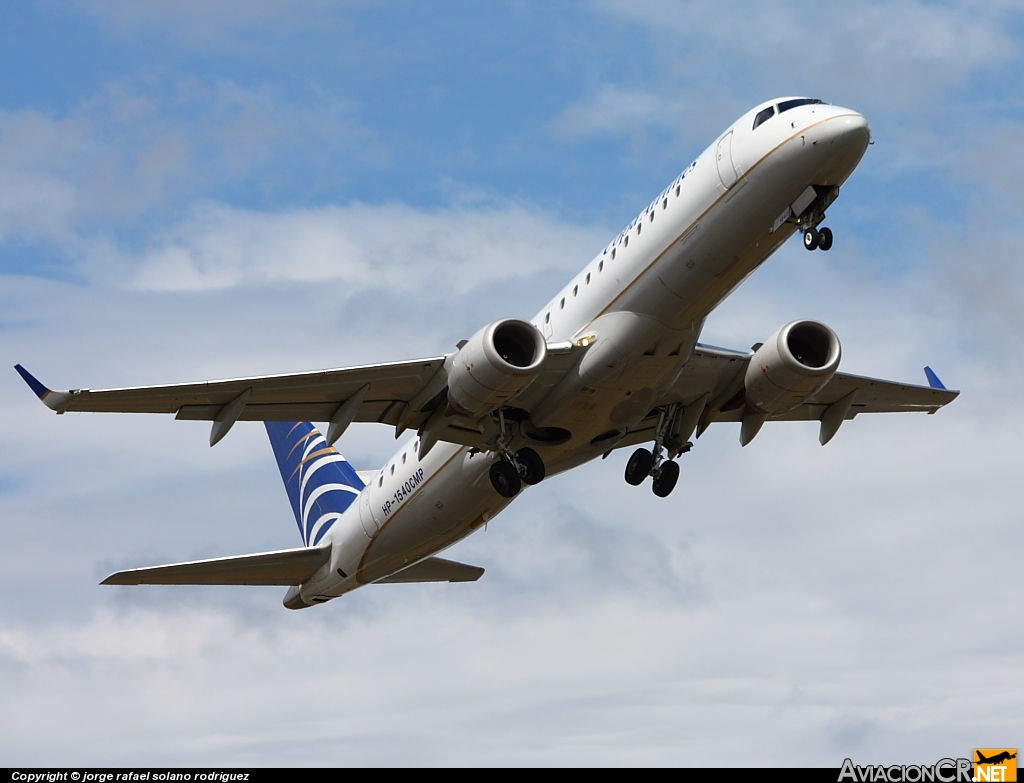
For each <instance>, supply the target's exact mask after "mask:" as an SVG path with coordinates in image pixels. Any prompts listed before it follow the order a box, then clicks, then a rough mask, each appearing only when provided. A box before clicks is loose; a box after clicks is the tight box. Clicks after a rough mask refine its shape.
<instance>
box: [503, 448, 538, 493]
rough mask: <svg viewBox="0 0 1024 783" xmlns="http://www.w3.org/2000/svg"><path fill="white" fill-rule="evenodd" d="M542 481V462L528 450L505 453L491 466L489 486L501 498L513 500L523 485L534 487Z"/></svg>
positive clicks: (536, 454) (533, 452) (534, 453)
mask: <svg viewBox="0 0 1024 783" xmlns="http://www.w3.org/2000/svg"><path fill="white" fill-rule="evenodd" d="M543 480H544V460H542V459H541V458H540V454H538V453H537V452H536V451H534V450H533V449H530V448H526V449H519V451H517V452H515V453H514V454H513V453H512V452H505V453H504V454H503V455H502V456H501V458H500V459H499V460H498V461H497V462H495V463H494V464H493V465H491V486H492V487H494V490H495V492H497V493H498V494H499V495H501V496H502V497H503V498H514V497H515V496H516V495H518V494H519V492H520V490H522V488H523V484H527V485H530V486H532V485H534V484H539V483H540V482H541V481H543Z"/></svg>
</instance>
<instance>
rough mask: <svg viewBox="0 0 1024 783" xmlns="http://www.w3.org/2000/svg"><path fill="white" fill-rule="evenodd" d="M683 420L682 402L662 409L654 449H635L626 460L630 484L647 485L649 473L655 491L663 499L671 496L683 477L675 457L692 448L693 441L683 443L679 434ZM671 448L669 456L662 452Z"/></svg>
mask: <svg viewBox="0 0 1024 783" xmlns="http://www.w3.org/2000/svg"><path fill="white" fill-rule="evenodd" d="M681 420H682V409H681V407H680V406H679V405H670V406H668V407H667V408H665V409H662V411H661V416H660V418H659V419H658V427H657V429H656V430H655V437H654V450H653V451H648V450H647V449H644V448H640V449H637V450H636V451H634V452H633V454H632V455H631V456H630V458H629V462H627V463H626V483H627V484H632V485H633V486H634V487H636V486H639V485H640V484H643V482H644V479H646V478H647V477H648V476H651V477H653V478H654V482H653V487H652V489H653V490H654V494H655V495H657V496H658V497H659V498H665V497H668V496H669V494H671V492H672V490H673V489H675V486H676V482H677V481H678V480H679V463H677V462H675V458H676V457H678V456H679V455H680V454H684V453H685V452H687V451H689V450H690V447H691V445H692V444H690V443H682V439H681V438H680V437H679V426H680V424H681ZM666 450H667V451H668V458H667V459H666V458H665V456H664V455H663V453H662V452H664V451H666Z"/></svg>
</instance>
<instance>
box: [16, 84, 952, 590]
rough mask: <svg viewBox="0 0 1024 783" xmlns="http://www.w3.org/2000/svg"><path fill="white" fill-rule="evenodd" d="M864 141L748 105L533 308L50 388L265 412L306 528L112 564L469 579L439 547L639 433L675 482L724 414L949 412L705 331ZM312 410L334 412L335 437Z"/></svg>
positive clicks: (59, 394) (807, 325)
mask: <svg viewBox="0 0 1024 783" xmlns="http://www.w3.org/2000/svg"><path fill="white" fill-rule="evenodd" d="M870 141H871V130H870V127H869V125H868V122H867V120H866V119H865V118H864V116H863V115H861V114H859V113H858V112H856V111H853V110H851V109H846V108H842V107H840V106H835V105H831V104H828V103H825V102H822V101H821V100H818V99H811V98H805V97H784V98H779V99H776V100H772V101H769V102H766V103H763V104H761V105H759V106H756V107H755V108H753V109H751V110H750V111H748V112H747V113H746V114H744V115H743V116H742V117H740V118H739V119H738V120H737V121H736V122H735V123H733V124H732V125H731V126H730V127H728V128H727V129H726V130H725V131H724V132H723V133H722V134H721V135H720V136H719V137H718V138H717V139H716V140H715V141H714V142H713V143H712V144H711V145H710V146H709V147H708V148H707V149H706V150H704V151H703V152H702V153H701V154H700V155H699V156H698V157H697V159H696V160H694V161H693V162H692V163H690V165H689V166H687V167H686V169H685V170H684V171H683V172H682V173H681V174H679V175H678V176H677V177H676V178H675V179H674V180H673V181H672V183H671V184H670V185H669V186H668V187H667V188H665V189H664V190H663V191H662V192H661V193H659V194H658V196H657V198H655V199H654V200H653V201H651V203H650V204H649V205H648V206H647V207H646V208H645V209H644V210H643V211H642V212H640V214H638V215H637V216H636V218H634V219H633V220H632V221H631V222H630V223H629V225H627V226H626V227H625V228H624V229H623V230H622V231H620V232H619V234H618V235H617V236H616V237H615V238H614V239H613V240H612V241H611V242H610V243H609V244H608V245H607V246H606V247H604V248H602V249H601V251H600V252H599V253H598V254H597V255H596V256H595V257H594V258H593V259H592V260H591V261H590V263H588V264H587V265H586V266H585V267H584V268H583V269H582V270H580V272H579V273H578V274H577V275H576V276H575V277H573V279H572V280H570V281H569V282H568V283H567V284H566V285H565V287H564V288H562V290H561V291H559V292H558V293H557V294H556V295H555V296H554V297H553V298H552V299H551V300H550V301H549V302H548V303H547V304H546V305H545V306H544V307H543V308H541V310H540V312H539V313H537V315H535V316H534V317H533V319H532V320H530V321H526V320H522V319H519V318H513V317H508V318H503V319H500V320H497V321H494V322H493V323H491V324H488V325H486V326H484V327H483V328H481V329H480V330H479V331H478V332H476V334H474V335H473V336H472V337H470V338H469V339H468V340H463V341H461V342H459V343H458V345H457V350H455V351H454V352H451V353H447V354H444V355H441V356H435V357H430V358H425V359H418V360H414V361H403V362H392V363H387V364H374V365H367V366H359V367H346V368H342V369H330V370H321V371H316V372H304V373H298V374H289V375H268V376H260V377H252V378H237V379H234V380H222V381H209V382H201V383H185V384H177V385H169V386H144V387H136V388H121V389H108V390H102V391H90V390H88V389H75V390H70V391H53V390H51V389H49V388H48V387H46V386H45V385H43V384H42V383H40V382H39V381H38V380H36V379H35V378H34V377H33V376H32V375H31V374H30V373H29V372H28V371H27V370H25V369H24V368H23V367H22V366H21V365H18V366H17V367H16V369H17V370H18V372H19V373H20V374H21V376H22V377H23V379H24V380H25V381H26V382H27V383H28V385H29V386H30V387H31V388H32V390H33V391H34V392H35V393H36V395H37V396H38V397H39V398H40V399H41V400H42V401H43V403H45V404H46V406H47V407H49V408H50V409H52V410H54V411H56V412H57V413H58V414H63V413H67V412H72V411H99V412H125V413H173V414H175V417H176V418H178V419H183V420H205V421H211V422H212V429H211V432H210V445H211V446H213V445H214V444H216V443H217V442H218V441H219V440H220V439H221V438H223V437H224V436H225V435H226V434H227V433H228V431H229V430H230V429H231V428H232V426H233V425H234V424H235V423H236V422H238V421H262V422H264V423H265V426H266V430H267V434H268V436H269V438H270V442H271V445H272V447H273V450H274V453H275V456H276V458H277V462H278V466H279V468H280V472H281V477H282V479H283V481H284V484H285V487H286V490H287V493H288V497H289V500H290V502H291V505H292V510H293V512H294V515H295V520H296V523H297V525H298V528H299V533H300V535H301V538H302V544H303V546H302V547H299V548H295V549H287V550H281V551H275V552H264V553H259V554H252V555H242V556H237V557H224V558H216V559H212V560H201V561H195V562H189V563H177V564H171V565H159V566H152V567H145V568H137V569H132V570H127V571H119V572H117V573H115V574H112V575H111V576H109V577H108V578H107V579H105V580H104V581H103V584H119V585H129V584H130V585H137V584H204V585H228V584H243V585H280V586H287V588H288V590H287V592H286V595H285V597H284V605H285V606H286V607H288V608H289V609H301V608H305V607H309V606H314V605H316V604H320V603H325V602H327V601H329V600H331V599H333V598H336V597H338V596H341V595H344V594H345V593H348V592H350V591H352V590H355V589H357V588H359V587H361V586H363V585H367V584H381V583H402V582H460V581H475V580H477V579H479V578H480V576H481V575H482V574H483V569H482V568H478V567H474V566H470V565H466V564H462V563H456V562H454V561H451V560H446V559H443V558H440V557H438V556H437V555H438V553H439V552H441V551H442V550H444V549H446V548H448V547H450V546H452V545H453V544H455V543H456V542H458V541H459V540H461V539H463V538H465V537H466V536H468V535H469V534H470V533H472V532H473V531H475V530H478V529H480V528H481V527H483V526H484V525H486V524H487V523H488V521H489V520H491V519H494V517H495V516H497V515H498V514H499V513H500V512H501V511H502V510H503V509H504V508H505V507H506V506H507V505H508V504H509V503H511V502H512V500H514V499H515V498H516V497H517V496H518V495H519V494H520V492H521V491H522V490H523V489H524V487H525V486H530V485H535V484H537V483H539V482H540V481H542V480H543V479H544V478H545V476H550V475H553V474H557V473H561V472H563V471H567V470H570V469H572V468H575V467H578V466H580V465H582V464H584V463H586V462H589V461H590V460H593V459H596V458H597V457H602V456H605V457H606V456H608V454H610V453H611V452H612V451H613V450H615V449H622V448H627V447H638V448H636V450H635V451H634V452H633V454H632V455H631V456H630V458H629V460H628V462H627V465H626V470H625V480H626V482H627V483H628V484H631V485H634V486H636V485H640V484H642V483H644V482H645V481H646V480H647V479H648V478H649V479H651V486H652V488H653V491H654V494H655V495H657V496H659V497H667V496H668V495H669V494H670V493H671V492H672V490H673V488H674V487H675V485H676V482H677V480H678V478H679V471H680V468H679V462H678V461H677V460H678V458H679V457H680V456H681V455H682V454H684V453H686V452H688V451H690V449H691V448H692V447H693V441H692V440H691V438H694V439H696V438H697V437H699V436H700V435H701V434H702V433H703V432H704V431H705V430H706V429H707V428H708V427H709V426H710V425H711V424H714V423H716V422H738V423H739V424H740V444H741V445H742V446H746V445H748V444H749V443H750V442H751V441H752V440H753V439H754V437H755V436H756V435H757V434H758V432H759V430H760V429H761V427H762V425H764V423H765V422H766V421H768V420H771V421H807V420H812V421H819V422H820V430H819V441H820V443H821V444H822V445H824V444H826V443H828V442H829V441H830V440H831V439H832V438H833V437H834V436H835V434H836V432H837V431H838V429H839V427H840V426H841V425H842V423H843V422H844V421H847V420H849V419H852V418H854V417H856V416H858V415H860V414H862V413H878V412H899V411H925V412H928V413H935V412H936V411H937V410H938V409H939V408H941V407H943V406H944V405H946V404H948V403H949V402H951V401H952V400H953V399H955V398H956V396H957V395H958V394H959V392H957V391H952V390H948V389H946V388H945V386H944V385H943V384H942V382H941V381H940V380H939V378H938V376H937V375H936V374H935V373H934V372H933V371H932V370H931V369H930V368H927V367H926V368H925V375H926V378H927V381H928V385H927V386H918V385H912V384H907V383H898V382H893V381H885V380H879V379H875V378H867V377H860V376H856V375H849V374H845V373H841V372H838V367H839V361H840V356H841V348H840V343H839V338H838V337H837V336H836V334H835V332H833V331H832V329H830V328H829V327H828V326H826V325H825V324H823V323H820V322H818V321H814V320H806V319H805V320H795V321H792V322H790V323H787V324H785V325H784V326H782V327H780V328H779V329H778V330H776V331H775V332H774V333H773V334H772V335H771V336H770V337H768V338H767V339H766V340H765V341H764V342H763V343H756V344H755V345H754V346H753V347H752V348H751V350H750V351H736V350H729V349H724V348H717V347H713V346H709V345H704V344H702V343H700V342H699V341H698V340H699V338H700V334H701V329H702V328H703V326H704V322H705V320H706V319H707V317H708V315H709V314H710V313H711V312H712V311H713V310H714V309H715V307H716V306H718V304H720V303H721V302H722V301H723V300H724V299H725V298H726V297H727V296H728V295H729V294H730V293H731V292H732V291H733V290H735V289H736V288H737V287H738V286H739V285H740V284H741V283H742V282H743V281H744V280H746V278H747V277H748V276H750V275H751V274H752V273H753V272H754V270H756V269H757V268H758V267H759V266H760V265H761V264H762V263H764V261H765V260H766V259H767V258H768V257H769V256H771V255H772V253H774V252H775V251H776V250H778V248H779V247H781V246H782V244H783V243H785V242H786V240H788V239H789V238H790V237H791V236H793V235H794V234H795V233H797V232H800V233H801V234H802V238H803V244H804V247H805V248H807V249H808V250H811V251H813V250H822V251H827V250H829V249H830V248H831V247H832V244H833V239H834V238H833V234H832V231H831V230H830V229H829V228H828V227H826V226H823V225H822V222H823V221H824V220H825V210H826V209H828V208H829V207H830V206H831V205H832V204H833V202H834V201H835V200H836V198H837V196H838V195H839V188H840V186H842V185H843V184H844V183H845V182H846V180H847V178H848V177H849V176H850V175H851V174H852V173H853V171H854V169H855V168H856V167H857V165H858V164H859V163H860V160H861V158H862V157H863V155H864V153H865V151H866V150H867V148H868V145H869V143H870ZM312 422H326V423H327V427H326V435H325V434H323V432H322V431H321V430H320V429H318V428H317V427H315V426H314V425H313V424H312ZM353 422H379V423H381V424H385V425H388V426H389V427H393V428H394V430H395V437H396V439H397V438H400V437H401V436H402V435H403V433H406V440H405V441H404V442H403V444H402V446H401V448H399V450H398V451H397V452H396V453H395V455H394V456H393V457H392V458H391V459H389V460H388V461H387V462H386V463H385V464H384V466H383V467H382V468H381V469H380V470H379V471H374V472H369V473H366V472H358V471H356V470H355V469H354V468H353V467H352V466H351V465H350V464H349V463H348V461H347V460H345V458H344V457H343V456H342V455H341V454H340V453H339V452H338V450H337V449H336V448H335V447H334V444H335V443H336V442H337V441H338V439H339V438H340V437H341V436H342V435H343V434H344V432H345V431H346V429H347V428H348V427H349V425H350V424H352V423H353Z"/></svg>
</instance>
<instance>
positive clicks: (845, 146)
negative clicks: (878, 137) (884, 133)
mask: <svg viewBox="0 0 1024 783" xmlns="http://www.w3.org/2000/svg"><path fill="white" fill-rule="evenodd" d="M824 130H825V136H826V139H827V143H829V144H832V145H834V146H836V147H839V148H841V149H842V150H843V152H845V153H847V154H851V155H855V156H856V157H857V159H858V160H860V157H861V156H862V155H863V154H864V151H865V150H866V149H867V148H868V144H870V143H871V126H870V125H868V121H867V118H866V117H865V116H864V115H863V114H860V113H858V112H855V111H849V112H844V113H843V114H840V115H838V116H836V117H833V118H832V119H831V120H829V121H828V122H827V123H826V127H825V129H824Z"/></svg>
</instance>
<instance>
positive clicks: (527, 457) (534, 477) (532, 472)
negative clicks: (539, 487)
mask: <svg viewBox="0 0 1024 783" xmlns="http://www.w3.org/2000/svg"><path fill="white" fill-rule="evenodd" d="M516 460H518V462H519V464H520V465H521V466H522V468H523V472H522V473H521V474H520V475H521V476H522V479H523V483H524V484H529V485H530V486H531V487H532V486H533V485H534V484H540V482H542V481H543V480H544V460H542V459H541V458H540V454H538V453H537V452H536V451H534V450H533V449H529V448H527V449H520V450H519V451H517V452H516Z"/></svg>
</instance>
